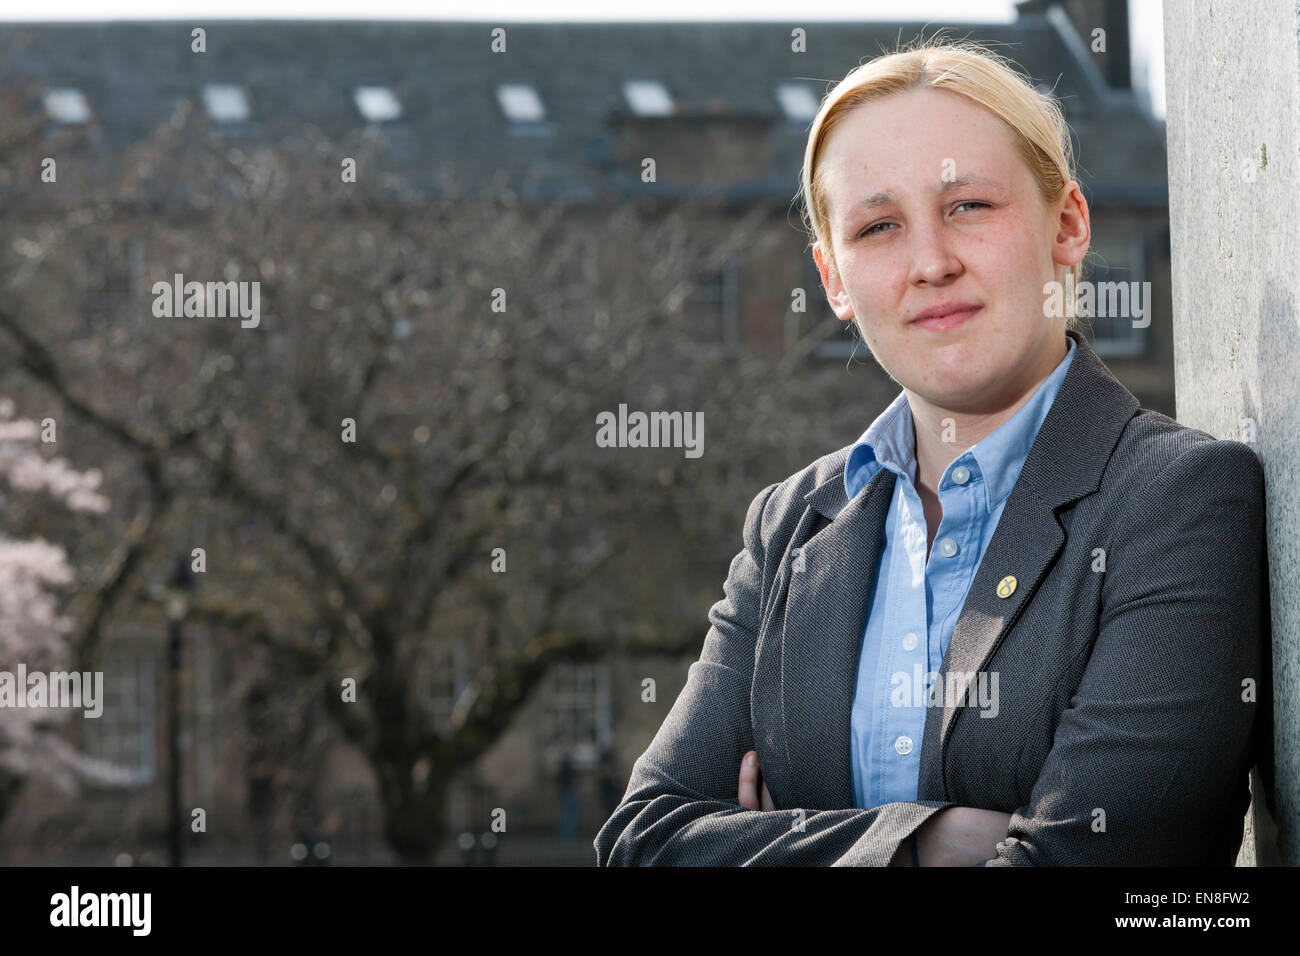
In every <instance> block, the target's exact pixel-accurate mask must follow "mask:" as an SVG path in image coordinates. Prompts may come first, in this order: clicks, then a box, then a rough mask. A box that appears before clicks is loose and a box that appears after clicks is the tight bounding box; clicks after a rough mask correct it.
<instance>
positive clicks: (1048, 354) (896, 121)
mask: <svg viewBox="0 0 1300 956" xmlns="http://www.w3.org/2000/svg"><path fill="white" fill-rule="evenodd" d="M1014 135H1015V134H1014V133H1013V132H1012V131H1011V129H1010V128H1009V127H1007V126H1006V125H1005V124H1004V123H1003V122H1002V121H1001V120H1000V119H998V118H997V117H996V116H994V115H993V114H992V113H990V112H988V111H987V110H985V109H984V108H983V107H981V106H978V105H977V104H975V103H973V102H972V101H970V100H967V99H966V98H965V97H963V96H960V95H958V94H956V93H950V92H948V91H945V90H933V89H919V90H910V91H908V92H906V93H900V94H896V95H893V96H888V97H886V98H884V99H882V100H876V101H873V102H869V103H864V104H862V105H860V106H858V107H855V108H854V109H853V111H852V112H851V113H849V115H847V116H846V117H845V118H844V119H843V121H842V122H841V123H840V125H839V126H838V127H837V128H836V129H835V131H834V132H833V133H832V134H831V136H830V138H829V140H828V141H827V143H826V144H825V146H824V147H823V155H822V158H821V162H822V163H824V164H825V172H824V175H825V177H826V178H825V188H826V190H827V193H826V197H827V209H828V214H829V219H830V224H829V225H830V236H831V242H832V248H833V249H834V253H835V261H836V265H837V266H838V275H836V276H828V273H827V265H828V260H827V257H826V256H825V254H824V251H823V250H822V248H821V244H820V243H818V244H817V245H816V246H815V247H814V256H815V258H816V260H817V264H818V267H819V268H820V269H821V273H822V281H823V283H824V284H825V286H826V292H827V297H828V299H829V300H830V302H831V306H832V308H834V310H835V313H836V315H838V316H839V317H840V318H841V319H842V320H845V321H848V320H850V319H856V321H857V323H858V327H859V329H861V331H862V337H863V339H864V340H865V341H866V343H867V345H868V346H869V347H870V349H871V352H872V355H874V356H875V358H876V360H877V361H878V362H879V363H880V365H881V366H882V367H883V368H884V369H885V371H886V372H888V373H889V375H890V376H891V377H892V378H893V379H894V380H896V381H897V382H898V383H899V384H901V385H902V386H903V387H904V388H906V389H908V390H910V391H911V392H914V393H916V394H917V395H919V396H920V397H922V398H923V399H925V400H926V401H928V402H930V403H931V404H932V405H935V406H937V407H940V408H944V409H951V410H953V411H958V412H966V413H973V414H978V413H989V412H994V411H996V410H998V409H1000V408H1003V407H1005V406H1006V405H1007V404H1008V403H1009V402H1012V401H1014V400H1016V398H1018V397H1019V396H1021V395H1022V394H1023V393H1024V391H1025V389H1026V388H1028V387H1029V386H1031V385H1033V384H1035V383H1036V382H1039V381H1041V380H1042V378H1044V377H1046V376H1047V375H1048V374H1049V373H1050V372H1051V370H1052V369H1053V368H1054V367H1055V365H1056V363H1057V362H1058V361H1059V360H1060V358H1061V357H1062V356H1063V355H1064V341H1063V338H1062V336H1063V331H1062V330H1063V328H1064V319H1063V318H1058V317H1051V318H1049V317H1047V316H1045V315H1044V314H1043V303H1044V295H1043V286H1044V284H1045V283H1048V282H1053V281H1060V280H1061V279H1062V278H1063V277H1064V275H1065V271H1066V269H1065V268H1064V267H1067V266H1069V265H1071V264H1073V263H1075V262H1077V261H1079V260H1080V259H1081V258H1082V257H1083V255H1084V253H1085V252H1086V251H1087V249H1088V239H1089V227H1088V207H1087V204H1086V202H1085V201H1084V199H1083V196H1082V194H1080V192H1079V189H1078V186H1077V185H1076V184H1075V183H1070V184H1069V185H1068V187H1067V189H1065V190H1064V191H1063V192H1062V197H1061V200H1060V201H1059V202H1058V203H1056V204H1054V205H1052V206H1050V207H1049V206H1048V205H1047V204H1046V203H1044V202H1043V199H1042V197H1041V195H1040V194H1039V191H1038V187H1037V184H1036V183H1035V182H1034V179H1033V176H1032V174H1031V173H1030V171H1029V168H1028V166H1027V165H1026V164H1025V162H1024V160H1023V159H1022V158H1021V156H1020V153H1019V152H1018V151H1017V149H1016V146H1015V142H1014V139H1013V137H1014ZM949 304H959V305H970V306H975V307H977V308H976V311H973V312H968V313H966V315H965V318H964V319H963V318H962V316H961V315H958V316H955V317H954V318H956V319H957V320H958V321H956V323H955V324H954V323H953V321H952V319H948V320H942V321H937V322H936V321H930V322H924V321H914V320H916V319H917V317H918V316H919V315H921V314H922V313H924V312H926V311H928V310H932V309H934V308H935V307H941V306H945V305H949ZM945 324H947V327H944V326H945Z"/></svg>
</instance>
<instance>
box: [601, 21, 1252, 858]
mask: <svg viewBox="0 0 1300 956" xmlns="http://www.w3.org/2000/svg"><path fill="white" fill-rule="evenodd" d="M803 201H804V207H805V210H806V213H807V215H808V218H809V225H810V228H811V232H812V234H813V238H814V239H815V242H814V246H813V254H814V257H815V259H816V262H817V265H818V267H819V269H820V271H821V276H822V280H823V283H824V286H825V290H826V294H827V297H828V299H829V301H830V303H831V305H832V307H833V308H834V310H835V313H836V315H837V316H838V317H839V318H840V319H842V320H844V321H846V322H847V321H854V322H856V323H857V327H858V329H859V330H860V332H861V335H862V338H863V339H864V340H865V342H866V344H867V346H868V347H869V348H870V350H871V354H872V355H873V356H874V357H875V359H876V361H877V362H879V363H880V365H881V367H882V368H883V369H884V370H885V371H886V372H887V373H888V374H889V376H890V377H891V379H893V380H894V381H896V382H897V383H898V384H899V385H900V386H901V387H902V391H901V392H900V394H899V395H898V398H897V399H896V400H895V401H894V402H893V403H892V404H891V405H890V406H889V407H888V408H886V409H885V410H884V411H882V412H881V413H880V414H879V415H878V416H877V417H876V418H875V420H874V421H873V422H872V423H871V425H870V426H869V427H868V428H867V429H866V431H865V432H864V434H863V435H862V437H861V438H859V439H858V440H857V441H856V442H855V443H853V444H852V445H848V446H846V447H844V448H841V449H839V450H838V451H836V452H833V453H831V454H829V455H826V456H825V457H823V458H820V459H818V460H817V461H815V462H813V463H812V464H810V465H808V466H807V467H806V468H803V469H802V470H800V471H799V472H797V473H795V474H794V475H791V476H790V477H789V478H787V479H785V480H784V481H781V482H777V483H776V484H773V485H771V486H769V487H767V488H765V489H763V491H762V492H760V493H759V494H758V496H757V497H756V498H755V499H754V500H753V503H752V504H751V505H750V507H749V512H748V516H747V517H746V520H745V525H744V530H743V542H744V547H743V549H742V550H741V551H740V553H739V554H737V555H736V557H735V559H734V560H733V561H732V563H731V568H730V573H729V575H728V577H727V580H726V582H725V584H724V592H725V597H724V598H723V599H722V600H720V601H719V602H718V603H717V604H715V605H714V606H713V608H712V609H711V610H710V612H709V622H710V624H711V627H710V629H709V631H708V635H707V637H706V638H705V641H704V648H703V652H702V654H701V655H700V658H699V660H698V661H696V662H695V663H694V664H692V665H691V668H690V672H689V678H688V681H687V684H686V687H685V688H684V689H683V691H682V693H681V695H680V696H679V697H678V698H677V700H676V702H675V703H674V705H673V707H672V709H671V710H670V712H669V714H668V716H667V718H666V719H665V721H664V723H663V725H662V727H661V728H660V729H659V731H658V733H657V734H656V735H655V737H654V740H653V741H652V742H651V744H650V746H649V748H648V749H647V750H646V751H645V753H644V754H642V756H641V757H640V758H639V759H638V760H637V762H636V764H635V766H634V768H633V772H632V778H631V781H630V783H629V785H628V788H627V791H626V793H625V794H624V796H623V799H622V802H621V803H620V805H619V806H618V808H617V809H616V810H615V812H614V814H613V815H612V816H611V817H610V819H609V820H608V821H607V822H606V823H605V825H604V826H603V827H602V828H601V830H600V832H599V834H598V835H597V837H596V840H595V848H596V854H597V860H598V862H599V863H600V864H602V865H646V864H659V865H664V864H721V865H759V864H766V865H835V866H846V865H873V866H884V865H891V864H892V865H904V866H913V865H919V866H942V865H959V866H971V865H981V864H982V865H987V866H1060V865H1169V864H1180V865H1201V866H1204V865H1223V866H1229V865H1231V864H1232V863H1233V861H1234V858H1235V856H1236V852H1237V849H1238V846H1239V844H1240V840H1241V833H1242V821H1243V814H1244V812H1245V808H1246V806H1247V802H1248V799H1249V794H1248V789H1247V773H1248V770H1249V768H1250V766H1251V765H1252V763H1254V762H1255V759H1256V756H1257V754H1256V749H1255V748H1256V741H1257V739H1259V740H1262V739H1264V738H1267V737H1268V736H1269V733H1270V732H1269V728H1268V727H1267V725H1266V722H1265V721H1264V720H1262V719H1257V717H1256V714H1257V711H1258V710H1259V709H1260V708H1261V707H1262V706H1263V704H1264V703H1265V701H1264V700H1263V695H1265V694H1267V693H1268V683H1269V682H1268V680H1267V678H1266V675H1265V667H1266V658H1265V655H1266V653H1267V646H1268V645H1267V641H1268V633H1267V626H1268V607H1267V592H1266V590H1265V587H1266V583H1265V582H1266V565H1265V556H1264V488H1263V471H1262V468H1261V466H1260V463H1259V461H1258V459H1257V458H1256V457H1255V455H1254V453H1253V452H1252V451H1251V449H1250V448H1249V447H1248V446H1246V445H1244V444H1242V443H1239V442H1235V441H1218V440H1215V439H1214V438H1213V437H1212V436H1210V435H1208V434H1206V433H1205V432H1202V431H1198V430H1195V429H1191V428H1187V427H1184V426H1182V425H1180V424H1178V423H1177V422H1175V421H1173V420H1172V419H1170V418H1168V417H1166V416H1165V415H1162V414H1159V413H1157V412H1154V411H1149V410H1146V409H1143V408H1141V407H1139V403H1138V401H1137V399H1136V398H1134V396H1133V395H1132V394H1131V393H1130V392H1129V391H1128V390H1127V389H1126V388H1125V387H1124V386H1123V385H1122V384H1120V382H1119V381H1117V380H1116V379H1115V377H1114V376H1113V375H1112V374H1111V373H1110V372H1109V370H1108V369H1107V368H1106V366H1105V365H1104V364H1103V363H1102V362H1101V360H1100V359H1099V358H1098V357H1097V355H1096V354H1095V353H1094V352H1093V350H1092V349H1091V348H1090V347H1089V346H1088V343H1087V340H1086V339H1085V338H1084V337H1083V336H1082V335H1081V334H1080V332H1079V331H1078V330H1077V329H1075V328H1072V327H1071V325H1070V323H1069V321H1068V320H1067V319H1066V317H1065V310H1064V309H1063V308H1060V307H1053V306H1052V303H1053V302H1054V301H1055V302H1058V303H1059V302H1060V301H1061V297H1060V295H1059V293H1060V290H1062V289H1063V288H1067V286H1066V277H1067V275H1070V274H1073V278H1074V279H1077V278H1078V275H1079V272H1078V270H1079V266H1080V263H1081V262H1082V261H1083V259H1084V256H1085V254H1086V253H1087V251H1088V244H1089V239H1090V228H1089V214H1088V205H1087V202H1086V201H1085V200H1084V198H1083V196H1082V194H1081V193H1080V190H1079V186H1078V184H1077V183H1076V182H1075V180H1074V174H1073V168H1072V159H1071V154H1070V150H1069V137H1068V133H1067V130H1066V126H1065V123H1064V120H1063V118H1062V116H1061V112H1060V109H1059V107H1058V106H1057V105H1056V103H1055V101H1054V100H1053V99H1052V98H1051V97H1050V96H1049V95H1046V94H1043V93H1040V92H1038V91H1037V90H1035V88H1034V87H1033V86H1032V85H1030V83H1028V82H1027V81H1026V80H1025V79H1024V78H1023V77H1022V76H1021V75H1020V74H1019V73H1017V72H1015V71H1014V70H1013V69H1011V68H1010V67H1009V66H1008V64H1007V63H1006V62H1005V61H1003V60H1001V59H1000V58H998V57H996V56H995V55H993V54H990V53H989V52H987V51H986V50H983V49H982V48H979V47H978V46H975V45H973V44H951V43H937V44H926V45H924V46H920V47H917V48H914V49H911V50H906V51H902V52H898V53H894V54H890V55H887V56H882V57H880V58H877V59H875V60H872V61H870V62H868V63H866V64H864V65H862V66H860V67H858V68H857V69H855V70H854V71H853V72H852V73H850V74H849V75H848V76H847V77H846V78H845V79H844V80H843V81H842V82H841V83H839V84H838V85H837V86H836V87H835V89H834V90H833V91H832V92H831V93H830V94H829V95H828V96H827V98H826V99H825V100H824V102H823V104H822V106H821V109H820V111H819V113H818V115H817V117H816V119H815V120H814V122H813V124H812V128H811V131H810V134H809V141H808V146H807V151H806V154H805V165H804V171H803ZM1054 293H1056V294H1055V295H1054Z"/></svg>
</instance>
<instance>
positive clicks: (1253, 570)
mask: <svg viewBox="0 0 1300 956" xmlns="http://www.w3.org/2000/svg"><path fill="white" fill-rule="evenodd" d="M1104 543H1105V542H1098V544H1099V545H1101V544H1104ZM1104 573H1105V575H1106V579H1105V581H1104V584H1103V588H1102V606H1101V609H1100V612H1099V618H1098V631H1097V636H1096V641H1095V643H1094V645H1093V648H1092V652H1091V656H1090V657H1089V659H1088V663H1087V666H1086V668H1085V670H1084V672H1083V676H1082V678H1081V680H1080V683H1079V686H1078V688H1077V690H1076V691H1075V693H1074V695H1073V696H1072V697H1071V698H1070V701H1069V705H1068V706H1067V707H1066V708H1065V710H1064V711H1063V712H1062V713H1061V716H1060V721H1059V723H1058V725H1057V728H1056V733H1055V736H1054V737H1053V742H1052V749H1051V751H1050V752H1049V753H1048V756H1047V759H1046V761H1045V763H1044V764H1043V767H1042V770H1041V772H1040V774H1039V776H1038V779H1037V780H1036V781H1035V783H1034V787H1033V790H1032V792H1031V795H1030V802H1029V804H1028V805H1027V806H1023V807H1020V808H1019V809H1018V810H1016V811H1015V813H1013V814H1012V817H1011V823H1010V825H1009V827H1008V829H1007V837H1006V839H1005V840H1004V841H1003V842H1002V843H999V844H998V846H997V856H996V857H994V858H992V859H989V860H987V861H985V863H984V865H985V866H1076V865H1085V866H1175V865H1177V866H1204V865H1206V864H1207V862H1208V857H1209V848H1210V847H1212V846H1214V845H1215V843H1216V837H1219V836H1220V835H1221V834H1222V833H1223V831H1224V827H1225V824H1226V823H1227V822H1228V821H1229V820H1230V818H1231V817H1233V816H1235V817H1236V819H1238V820H1240V819H1241V817H1242V816H1243V815H1244V813H1245V809H1246V807H1245V797H1246V792H1245V788H1246V774H1247V772H1248V771H1249V769H1250V764H1251V763H1252V760H1253V756H1254V750H1253V744H1254V741H1253V739H1252V734H1254V733H1260V732H1267V733H1271V730H1270V729H1268V728H1263V729H1261V730H1257V729H1256V714H1257V710H1258V708H1260V707H1261V706H1262V705H1261V703H1260V702H1259V701H1261V700H1264V699H1265V698H1264V697H1263V696H1262V695H1267V694H1269V693H1270V691H1271V689H1270V688H1269V687H1268V686H1267V676H1266V675H1267V668H1266V667H1265V658H1264V655H1265V654H1267V653H1269V651H1268V647H1267V644H1268V641H1267V634H1268V630H1267V628H1268V614H1269V609H1268V601H1267V598H1266V597H1265V595H1266V594H1267V590H1266V585H1267V574H1268V568H1267V557H1266V552H1265V544H1264V475H1263V469H1262V467H1261V465H1260V462H1259V459H1258V458H1257V457H1256V455H1255V453H1254V452H1253V451H1252V450H1251V448H1250V447H1249V446H1248V445H1245V444H1243V443H1241V442H1236V441H1204V442H1200V443H1198V444H1196V445H1193V446H1192V447H1190V448H1188V449H1187V450H1185V451H1184V452H1182V453H1181V454H1180V455H1178V456H1177V457H1176V458H1175V460H1174V461H1173V462H1172V463H1171V464H1170V465H1169V466H1168V467H1167V468H1165V469H1164V471H1163V472H1162V473H1161V474H1160V475H1159V476H1158V477H1157V478H1155V479H1154V480H1152V481H1150V482H1149V483H1148V485H1147V487H1146V488H1144V489H1139V490H1138V493H1137V494H1135V495H1134V497H1133V499H1132V501H1131V502H1130V504H1129V505H1128V506H1127V510H1126V512H1125V517H1124V519H1123V520H1122V521H1121V522H1120V523H1119V524H1118V525H1117V527H1116V533H1115V534H1114V535H1113V536H1112V540H1111V542H1110V546H1109V553H1108V554H1107V555H1106V566H1105V571H1104ZM1252 682H1253V685H1254V686H1253V693H1251V692H1250V684H1251V683H1252Z"/></svg>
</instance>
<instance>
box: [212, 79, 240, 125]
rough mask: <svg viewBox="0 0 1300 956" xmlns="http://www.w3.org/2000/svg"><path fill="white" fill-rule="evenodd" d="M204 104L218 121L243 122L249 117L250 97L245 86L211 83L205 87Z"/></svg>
mask: <svg viewBox="0 0 1300 956" xmlns="http://www.w3.org/2000/svg"><path fill="white" fill-rule="evenodd" d="M203 105H204V106H206V107H207V110H208V115H209V116H211V117H212V118H213V120H215V121H216V122H218V123H242V122H243V121H244V120H246V119H248V97H246V96H245V95H244V90H243V87H239V86H230V85H224V84H215V83H209V84H208V85H207V86H205V87H203Z"/></svg>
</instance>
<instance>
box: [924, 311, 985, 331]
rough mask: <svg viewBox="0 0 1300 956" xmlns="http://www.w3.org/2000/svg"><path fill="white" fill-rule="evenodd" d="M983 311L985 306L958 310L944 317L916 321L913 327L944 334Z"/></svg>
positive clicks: (937, 316) (936, 316) (938, 316)
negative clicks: (946, 330)
mask: <svg viewBox="0 0 1300 956" xmlns="http://www.w3.org/2000/svg"><path fill="white" fill-rule="evenodd" d="M982 309H983V306H975V307H974V308H968V309H958V310H957V311H955V312H947V313H945V314H943V315H933V316H931V317H930V318H928V319H916V320H914V321H913V322H912V325H914V326H916V327H917V328H921V329H930V330H931V331H934V332H942V331H944V330H945V329H951V328H955V327H956V326H958V325H961V324H962V323H963V322H965V321H967V320H968V319H970V318H971V317H972V316H975V315H978V314H979V313H980V311H981V310H982Z"/></svg>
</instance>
